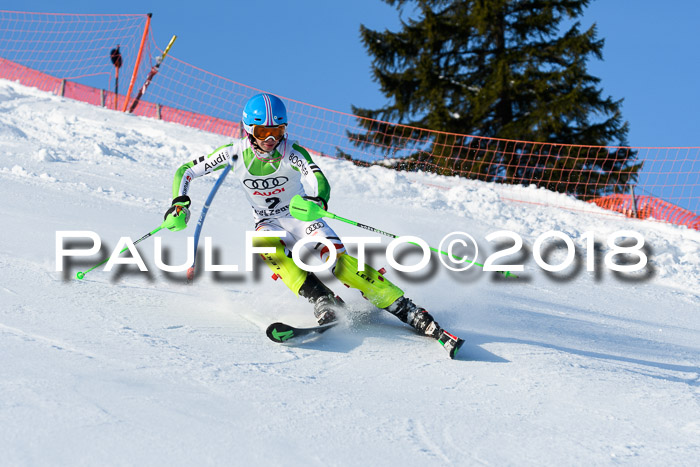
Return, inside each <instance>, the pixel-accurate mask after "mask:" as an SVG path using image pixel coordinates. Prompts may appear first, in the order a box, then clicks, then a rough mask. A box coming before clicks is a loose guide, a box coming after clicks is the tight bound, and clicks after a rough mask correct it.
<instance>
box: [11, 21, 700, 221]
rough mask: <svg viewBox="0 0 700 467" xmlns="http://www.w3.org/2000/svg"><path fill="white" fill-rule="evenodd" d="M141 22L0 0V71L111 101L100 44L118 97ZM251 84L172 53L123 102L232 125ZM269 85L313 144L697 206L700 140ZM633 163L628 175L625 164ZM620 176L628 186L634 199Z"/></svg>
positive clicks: (601, 202) (619, 198) (669, 213)
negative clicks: (553, 137)
mask: <svg viewBox="0 0 700 467" xmlns="http://www.w3.org/2000/svg"><path fill="white" fill-rule="evenodd" d="M145 24H146V15H58V14H43V13H19V12H7V11H0V77H2V78H5V79H11V80H17V81H19V82H21V83H22V84H25V85H28V86H34V87H37V88H39V89H42V90H45V91H50V92H54V93H57V94H61V93H62V95H63V96H65V97H70V98H73V99H77V100H80V101H83V102H88V103H91V104H94V105H102V106H105V107H108V108H110V109H114V108H116V101H115V99H116V97H117V96H115V94H114V93H113V92H112V91H111V87H112V86H113V83H114V79H115V71H116V70H115V67H114V66H113V65H112V63H111V62H110V59H109V51H110V49H112V48H114V47H115V46H116V45H119V46H120V49H121V53H122V55H123V59H124V65H123V66H122V68H121V75H120V81H119V83H120V94H121V96H119V97H120V105H119V108H121V107H122V105H123V99H124V95H123V94H125V93H126V89H127V87H128V84H129V80H130V78H131V71H132V70H133V68H134V66H135V64H134V63H133V61H134V60H135V57H136V54H137V51H138V46H139V42H140V40H141V36H142V35H143V31H144V25H145ZM147 42H148V44H147V47H146V49H145V50H144V59H143V60H142V61H143V63H141V64H139V66H138V69H137V78H136V84H135V88H134V89H135V90H136V89H138V87H139V86H141V85H142V84H143V82H144V80H145V79H146V75H147V74H148V71H149V70H150V69H151V67H152V66H153V65H154V64H155V61H156V59H157V57H159V56H160V55H161V53H162V49H160V48H159V47H158V45H157V44H156V43H155V40H154V38H153V35H152V31H149V36H148V41H147ZM163 45H164V44H163ZM175 49H176V47H175ZM98 81H99V82H98ZM259 92H261V91H260V90H258V89H255V88H252V87H250V86H246V85H244V84H241V83H237V82H235V81H233V80H231V79H228V78H225V77H222V76H219V75H216V74H213V73H210V72H208V71H206V70H203V69H201V68H198V67H196V66H194V65H191V64H188V63H186V62H184V61H182V60H180V59H178V58H176V56H174V55H173V54H172V53H171V54H170V55H168V57H167V58H166V59H165V61H164V63H163V64H162V66H161V67H160V68H159V71H158V74H157V75H156V76H155V78H154V79H153V81H152V83H151V85H150V87H148V89H147V91H146V94H145V95H144V96H143V98H142V99H141V101H140V103H139V104H138V106H137V108H136V110H135V112H134V113H135V114H136V115H141V116H145V117H150V118H159V119H162V120H166V121H171V122H176V123H179V124H182V125H186V126H190V127H194V128H199V129H202V130H205V131H208V132H211V133H216V134H220V135H224V136H226V137H236V136H239V135H241V127H240V125H239V121H240V115H241V112H242V109H243V106H244V105H245V103H246V101H247V100H248V99H249V98H250V97H252V96H253V95H255V94H257V93H259ZM280 97H282V98H283V99H284V100H285V103H286V104H287V110H288V115H289V121H290V126H289V132H290V133H291V134H292V135H293V137H295V138H297V139H299V141H300V142H301V144H302V145H304V146H305V147H307V148H309V149H310V150H311V151H312V152H313V153H314V154H318V155H323V156H328V157H334V158H343V159H349V160H352V161H353V162H354V163H355V164H358V165H365V166H369V165H374V164H376V165H382V166H386V167H391V168H394V169H396V170H402V171H407V172H415V171H425V172H432V173H437V174H441V175H456V176H460V177H465V178H469V179H477V180H483V181H489V182H495V183H496V184H497V185H495V186H496V187H499V186H501V185H504V184H511V185H523V186H529V187H530V188H539V189H540V190H538V191H537V194H538V196H537V197H536V200H535V199H534V198H533V197H532V196H531V192H530V191H528V190H521V191H517V190H516V191H515V192H514V191H513V190H509V191H507V193H506V192H505V191H504V197H507V199H510V200H514V201H521V202H536V203H538V204H543V202H542V199H543V196H542V194H543V193H544V194H545V196H544V199H545V200H546V201H545V203H544V204H547V205H550V206H559V207H564V208H571V206H570V204H571V203H570V202H569V201H567V200H570V199H571V198H570V197H567V196H563V195H570V196H573V197H575V198H577V199H581V200H585V201H589V202H592V203H594V204H596V205H598V206H600V207H604V208H606V209H610V210H613V211H617V212H622V213H624V214H626V215H628V216H630V217H635V218H639V219H644V218H649V219H655V220H660V221H665V222H672V223H675V224H681V225H687V226H688V227H690V228H693V229H700V227H699V226H698V222H697V215H695V214H694V213H696V212H698V209H699V208H700V206H699V203H700V199H699V196H698V192H699V191H700V186H699V184H700V180H699V179H700V147H686V148H671V147H666V148H663V147H660V148H654V147H612V146H610V147H596V146H581V145H567V144H552V143H541V142H540V143H534V142H528V141H510V140H501V139H496V138H487V137H479V136H471V135H461V134H449V133H443V132H436V131H432V130H429V129H423V128H413V127H408V126H405V125H399V124H392V123H387V122H381V121H373V120H368V119H363V118H360V117H358V116H355V115H352V114H349V113H344V112H337V111H333V110H329V109H326V108H323V107H319V106H316V105H311V104H307V103H304V102H299V101H296V100H294V99H290V98H286V97H284V96H280ZM639 163H642V164H643V166H642V168H641V170H640V171H639V172H638V175H637V176H634V175H631V172H633V170H632V167H633V166H634V164H639ZM635 178H636V179H635ZM631 188H634V190H635V191H636V193H637V194H638V195H639V196H637V197H636V201H637V203H636V204H637V209H636V210H635V209H634V206H633V205H634V203H632V198H631V195H630V193H629V192H630V189H631ZM541 189H544V190H545V191H542V190H541ZM625 200H628V201H625ZM579 206H580V205H579ZM576 209H580V207H579V208H576Z"/></svg>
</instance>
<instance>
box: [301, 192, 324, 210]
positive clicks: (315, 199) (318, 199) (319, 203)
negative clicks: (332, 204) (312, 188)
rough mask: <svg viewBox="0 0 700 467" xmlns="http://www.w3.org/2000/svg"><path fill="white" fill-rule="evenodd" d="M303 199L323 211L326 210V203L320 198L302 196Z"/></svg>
mask: <svg viewBox="0 0 700 467" xmlns="http://www.w3.org/2000/svg"><path fill="white" fill-rule="evenodd" d="M303 198H304V199H305V200H306V201H311V202H312V203H315V204H317V205H318V206H319V207H320V208H321V209H323V210H324V211H327V210H328V202H327V201H326V200H325V199H323V198H320V197H318V196H304V197H303Z"/></svg>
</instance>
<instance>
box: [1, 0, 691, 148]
mask: <svg viewBox="0 0 700 467" xmlns="http://www.w3.org/2000/svg"><path fill="white" fill-rule="evenodd" d="M262 5H265V6H264V7H263V6H262ZM2 9H5V10H15V11H41V12H57V13H148V12H151V13H153V20H152V28H153V32H154V37H155V38H156V41H157V42H158V44H159V45H160V46H161V47H165V45H166V44H167V42H168V40H169V39H170V37H171V36H172V35H173V34H177V35H178V40H177V42H176V44H175V46H174V47H173V49H172V52H171V53H173V55H175V56H177V57H178V58H179V59H181V60H184V61H186V62H188V63H190V64H192V65H195V66H197V67H199V68H203V69H205V70H207V71H210V72H212V73H216V74H219V75H221V76H224V77H226V78H230V79H232V80H234V81H238V82H240V83H243V84H247V85H249V86H253V87H256V88H260V89H264V90H266V91H269V92H273V93H277V94H280V95H282V96H286V97H289V98H293V99H295V100H299V101H303V102H307V103H310V104H314V105H318V106H321V107H326V108H329V109H332V110H340V111H343V112H349V111H350V105H351V104H354V105H357V106H360V107H370V108H375V107H380V106H382V105H383V104H384V103H385V100H384V97H383V95H382V94H381V93H380V92H379V90H378V85H377V84H376V83H374V82H373V81H372V79H371V74H370V64H371V60H370V57H369V56H368V55H367V52H366V51H365V49H364V47H363V46H362V43H361V42H360V38H359V27H360V24H364V25H366V26H367V27H370V28H372V29H385V28H389V29H394V30H395V29H397V27H398V25H399V20H398V13H397V11H396V10H395V9H394V8H392V7H390V6H388V5H386V4H385V3H383V2H381V1H380V0H353V1H343V2H340V1H327V0H298V1H286V0H280V1H266V2H257V1H252V0H251V1H248V2H241V1H236V0H234V1H207V0H201V1H198V2H179V1H174V2H170V1H163V0H157V1H133V0H120V1H118V2H95V1H92V0H90V1H88V0H63V1H61V2H55V1H46V0H4V1H3V6H2ZM593 22H595V23H597V25H598V37H602V38H605V48H604V60H603V61H595V60H592V61H589V67H590V71H591V72H592V74H593V75H594V76H597V77H599V78H601V79H602V82H601V86H602V88H603V91H604V93H605V94H606V95H610V96H612V97H613V98H615V99H620V98H624V104H623V115H624V117H625V119H627V120H628V121H629V122H630V134H629V138H628V139H629V144H631V145H632V146H700V131H698V130H700V115H698V110H697V109H698V104H699V103H700V86H698V82H700V79H699V78H698V76H700V34H698V33H697V27H698V24H700V2H698V1H696V0H674V1H672V2H668V3H666V4H664V6H661V4H660V3H659V2H658V1H656V0H594V1H592V2H591V5H590V6H589V8H588V9H587V11H586V14H585V16H584V17H583V18H582V23H583V26H588V25H590V24H591V23H593Z"/></svg>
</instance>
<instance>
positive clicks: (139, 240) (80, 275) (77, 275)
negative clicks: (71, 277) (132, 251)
mask: <svg viewBox="0 0 700 467" xmlns="http://www.w3.org/2000/svg"><path fill="white" fill-rule="evenodd" d="M162 228H163V224H161V225H159V226H158V227H157V228H156V229H155V230H152V231H150V232H148V233H147V234H146V235H144V236H143V237H141V238H139V239H138V240H136V241H135V242H134V245H136V244H137V243H139V242H141V241H143V240H146V239H147V238H148V237H150V236H151V235H153V234H155V233H156V232H158V231H159V230H160V229H162ZM128 249H129V247H128V246H127V247H124V249H123V250H122V251H120V252H119V254H120V255H121V254H122V253H124V252H125V251H126V250H128ZM111 258H112V257H111V256H110V257H109V258H107V259H106V260H104V261H102V262H101V263H100V264H96V265H94V266H93V267H91V268H90V269H88V270H87V271H85V272H83V271H78V274H76V277H77V278H78V279H80V280H82V279H83V278H84V277H85V274H87V273H88V272H90V271H92V270H93V269H95V268H98V267H100V266H102V265H103V264H105V263H106V262H107V261H109V260H110V259H111Z"/></svg>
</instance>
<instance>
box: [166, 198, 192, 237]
mask: <svg viewBox="0 0 700 467" xmlns="http://www.w3.org/2000/svg"><path fill="white" fill-rule="evenodd" d="M190 204H192V201H191V200H190V197H189V196H187V195H182V196H178V197H177V198H175V199H174V200H173V204H172V206H170V208H169V209H168V211H167V212H166V213H165V216H163V220H164V222H163V227H164V228H166V229H168V230H170V231H172V232H177V231H179V230H183V229H184V228H185V227H187V221H189V220H190V209H189V207H190Z"/></svg>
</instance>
